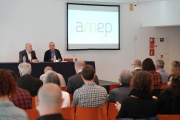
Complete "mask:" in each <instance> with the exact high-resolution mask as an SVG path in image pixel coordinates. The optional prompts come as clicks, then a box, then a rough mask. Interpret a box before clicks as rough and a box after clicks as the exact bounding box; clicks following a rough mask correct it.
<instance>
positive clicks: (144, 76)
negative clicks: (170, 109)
mask: <svg viewBox="0 0 180 120" xmlns="http://www.w3.org/2000/svg"><path fill="white" fill-rule="evenodd" d="M131 84H132V88H133V89H132V90H131V92H130V94H129V96H128V97H127V98H125V99H124V100H123V101H122V104H121V108H120V111H119V113H118V115H117V117H116V118H133V119H137V118H138V120H139V119H140V118H146V119H149V118H157V117H155V116H156V114H157V104H156V101H155V100H154V99H153V98H152V95H151V94H150V92H151V90H152V88H153V81H152V77H151V74H150V73H149V72H147V71H139V72H137V73H136V75H135V76H134V77H133V79H132V83H131Z"/></svg>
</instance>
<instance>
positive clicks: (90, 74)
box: [82, 65, 95, 81]
mask: <svg viewBox="0 0 180 120" xmlns="http://www.w3.org/2000/svg"><path fill="white" fill-rule="evenodd" d="M94 75H95V70H94V68H93V66H91V65H85V66H84V68H83V69H82V76H83V78H84V79H85V80H87V81H91V80H93V78H94Z"/></svg>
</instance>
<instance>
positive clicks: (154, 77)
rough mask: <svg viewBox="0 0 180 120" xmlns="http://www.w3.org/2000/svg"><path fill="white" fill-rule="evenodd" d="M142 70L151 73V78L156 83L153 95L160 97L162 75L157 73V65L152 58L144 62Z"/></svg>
mask: <svg viewBox="0 0 180 120" xmlns="http://www.w3.org/2000/svg"><path fill="white" fill-rule="evenodd" d="M142 69H143V70H146V71H148V72H150V74H151V77H152V80H153V83H154V87H153V89H154V90H153V91H152V95H155V96H157V95H159V94H160V92H161V91H160V88H161V84H162V77H161V74H160V73H158V72H156V68H155V65H154V63H153V61H152V59H151V58H146V59H145V60H144V61H143V62H142Z"/></svg>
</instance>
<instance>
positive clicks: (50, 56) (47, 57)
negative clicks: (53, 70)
mask: <svg viewBox="0 0 180 120" xmlns="http://www.w3.org/2000/svg"><path fill="white" fill-rule="evenodd" d="M49 48H50V49H49V50H47V51H46V52H45V54H44V62H53V61H54V56H56V61H59V62H60V61H62V57H61V53H60V52H59V50H58V49H55V44H54V43H53V42H50V43H49Z"/></svg>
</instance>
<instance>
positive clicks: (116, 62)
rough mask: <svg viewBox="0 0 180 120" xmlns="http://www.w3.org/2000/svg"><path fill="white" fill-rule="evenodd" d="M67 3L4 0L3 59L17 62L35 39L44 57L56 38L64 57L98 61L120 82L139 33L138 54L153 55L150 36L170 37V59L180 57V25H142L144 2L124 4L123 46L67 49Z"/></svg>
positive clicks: (0, 16)
mask: <svg viewBox="0 0 180 120" xmlns="http://www.w3.org/2000/svg"><path fill="white" fill-rule="evenodd" d="M65 3H66V1H60V0H16V1H15V0H0V43H1V44H0V51H1V52H0V56H1V58H0V62H17V61H18V60H19V58H18V57H19V51H21V50H23V49H24V48H25V43H27V42H30V43H32V45H33V49H34V50H35V51H36V54H37V57H38V59H39V60H40V61H43V57H44V52H45V51H46V50H47V49H49V48H48V44H49V42H50V41H53V42H54V43H55V44H56V48H57V49H59V50H60V51H61V54H62V57H63V58H68V57H72V56H73V55H74V54H75V55H76V57H77V58H78V59H83V60H87V61H95V63H96V73H97V75H98V77H99V78H100V79H102V80H107V81H114V82H117V78H118V76H119V73H120V72H121V70H123V69H128V70H132V67H131V64H132V62H133V60H134V49H133V46H134V44H133V37H134V35H136V36H137V40H136V42H135V45H136V46H135V58H138V59H141V60H144V59H145V58H147V57H149V37H169V41H170V43H169V49H170V62H172V61H173V60H179V59H180V54H179V51H180V47H179V44H180V35H179V31H180V27H168V28H165V27H164V28H141V27H140V24H141V5H138V6H136V7H135V8H134V11H133V12H131V11H129V5H128V4H122V5H121V6H120V10H121V11H120V22H121V23H120V40H121V50H118V51H110V50H109V51H108V50H107V51H66V4H65ZM151 58H153V59H154V57H151ZM169 65H170V63H169Z"/></svg>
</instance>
